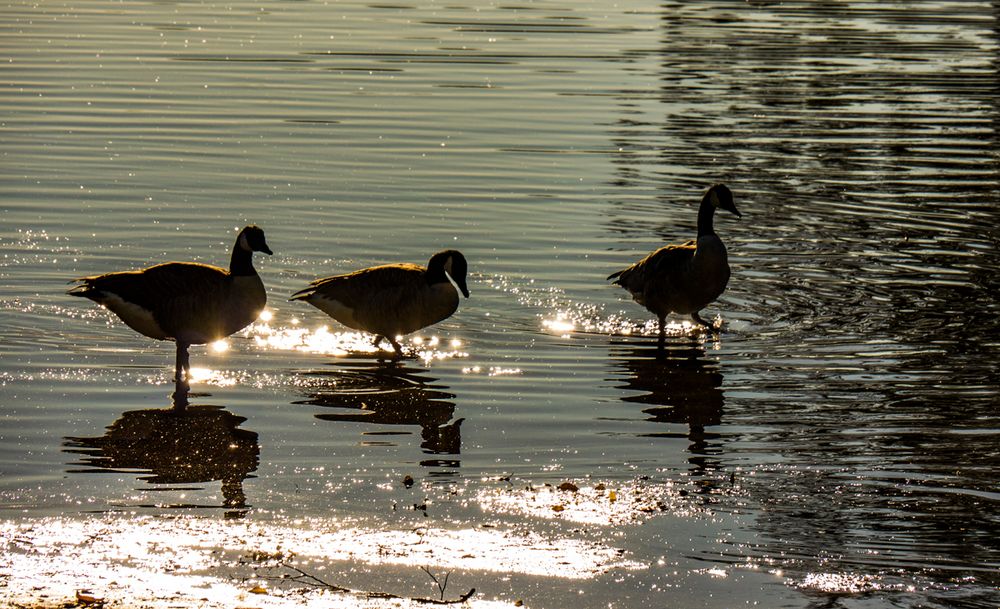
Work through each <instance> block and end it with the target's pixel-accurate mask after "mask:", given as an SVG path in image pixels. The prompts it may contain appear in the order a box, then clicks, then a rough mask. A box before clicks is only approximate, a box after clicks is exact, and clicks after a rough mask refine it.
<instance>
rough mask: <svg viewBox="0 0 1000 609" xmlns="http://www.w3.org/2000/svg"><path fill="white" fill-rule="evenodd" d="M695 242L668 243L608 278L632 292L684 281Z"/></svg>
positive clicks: (641, 291) (639, 292)
mask: <svg viewBox="0 0 1000 609" xmlns="http://www.w3.org/2000/svg"><path fill="white" fill-rule="evenodd" d="M695 246H696V242H695V241H688V242H686V243H681V244H680V245H667V246H664V247H661V248H660V249H658V250H656V251H654V252H652V253H651V254H649V255H648V256H646V257H645V258H643V259H642V260H640V261H639V262H636V263H635V264H633V265H631V266H629V267H626V268H624V269H622V270H620V271H617V272H615V273H612V274H611V275H609V276H608V279H614V280H615V281H614V283H616V284H617V285H620V286H622V287H623V288H625V289H626V290H628V291H629V292H632V293H633V294H642V293H643V292H645V291H647V290H648V289H649V288H650V287H652V286H654V285H677V284H679V283H682V282H683V277H684V276H685V275H686V274H687V273H688V271H689V268H690V265H691V259H692V258H693V257H694V252H695Z"/></svg>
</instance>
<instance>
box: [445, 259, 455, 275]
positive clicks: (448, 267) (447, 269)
mask: <svg viewBox="0 0 1000 609" xmlns="http://www.w3.org/2000/svg"><path fill="white" fill-rule="evenodd" d="M452 260H454V258H452V257H451V256H448V259H447V260H445V261H444V272H445V273H448V274H449V275H451V263H452Z"/></svg>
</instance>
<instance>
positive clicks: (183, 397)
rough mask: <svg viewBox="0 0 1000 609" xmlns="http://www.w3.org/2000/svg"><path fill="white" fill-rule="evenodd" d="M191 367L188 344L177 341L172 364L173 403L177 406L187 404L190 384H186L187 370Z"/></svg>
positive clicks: (180, 406) (181, 406)
mask: <svg viewBox="0 0 1000 609" xmlns="http://www.w3.org/2000/svg"><path fill="white" fill-rule="evenodd" d="M190 369H191V359H190V355H189V354H188V344H187V343H180V342H179V343H177V358H176V364H175V366H174V395H173V398H174V405H175V406H176V407H178V408H183V407H184V406H187V398H188V390H190V388H191V387H190V385H189V384H188V377H189V374H188V371H189V370H190Z"/></svg>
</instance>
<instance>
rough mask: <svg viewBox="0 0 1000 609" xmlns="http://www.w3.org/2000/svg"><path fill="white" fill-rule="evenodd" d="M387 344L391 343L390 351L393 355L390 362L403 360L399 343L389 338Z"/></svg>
mask: <svg viewBox="0 0 1000 609" xmlns="http://www.w3.org/2000/svg"><path fill="white" fill-rule="evenodd" d="M389 342H390V343H392V349H393V351H395V354H394V355H393V356H392V361H394V362H398V361H399V360H401V359H403V347H401V346H400V345H399V342H398V341H396V339H395V338H389Z"/></svg>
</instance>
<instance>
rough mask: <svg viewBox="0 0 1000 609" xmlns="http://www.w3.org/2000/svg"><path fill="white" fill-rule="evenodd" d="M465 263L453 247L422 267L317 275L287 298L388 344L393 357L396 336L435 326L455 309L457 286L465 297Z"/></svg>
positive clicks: (385, 267)
mask: <svg viewBox="0 0 1000 609" xmlns="http://www.w3.org/2000/svg"><path fill="white" fill-rule="evenodd" d="M467 272H468V263H467V262H466V260H465V257H464V256H463V255H462V254H461V253H460V252H458V251H456V250H445V251H443V252H438V253H437V254H434V256H432V257H431V259H430V261H429V262H428V263H427V266H426V267H422V266H420V265H417V264H410V263H405V262H404V263H398V264H384V265H380V266H373V267H369V268H366V269H361V270H359V271H355V272H353V273H347V274H344V275H334V276H332V277H326V278H323V279H317V280H315V281H313V282H312V283H310V284H309V287H307V288H304V289H302V290H299V291H298V292H296V293H295V294H293V295H292V297H291V299H290V300H303V301H305V302H307V303H309V304H311V305H312V306H314V307H316V308H317V309H319V310H320V311H323V312H324V313H326V314H327V315H329V316H330V317H332V318H334V319H335V320H337V321H339V322H340V323H342V324H343V325H345V326H347V327H348V328H352V329H354V330H361V331H364V332H368V333H371V334H374V335H375V346H376V347H377V346H378V345H379V343H381V342H382V339H388V340H389V342H390V343H392V347H393V350H394V351H395V352H396V357H401V356H402V348H401V347H400V345H399V342H397V340H396V337H397V336H402V335H404V334H409V333H411V332H416V331H417V330H420V329H422V328H426V327H428V326H431V325H434V324H436V323H438V322H439V321H442V320H444V319H447V318H448V317H451V315H452V314H453V313H454V312H455V311H456V310H457V309H458V302H459V298H458V290H456V289H455V286H454V285H452V283H451V281H449V276H450V277H451V279H452V280H454V282H455V284H457V285H458V289H459V290H461V292H462V294H463V295H464V296H465V297H466V298H468V297H469V288H468V286H467V285H466V281H465V276H466V274H467Z"/></svg>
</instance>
